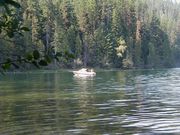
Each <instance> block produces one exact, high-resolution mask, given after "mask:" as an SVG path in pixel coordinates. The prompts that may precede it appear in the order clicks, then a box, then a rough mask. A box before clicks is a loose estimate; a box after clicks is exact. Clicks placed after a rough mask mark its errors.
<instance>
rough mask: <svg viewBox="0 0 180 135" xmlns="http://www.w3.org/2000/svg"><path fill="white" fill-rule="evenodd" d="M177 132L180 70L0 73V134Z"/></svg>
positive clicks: (146, 134) (147, 134) (149, 134)
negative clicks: (84, 75) (79, 75)
mask: <svg viewBox="0 0 180 135" xmlns="http://www.w3.org/2000/svg"><path fill="white" fill-rule="evenodd" d="M74 134H75V135H76V134H78V135H121V134H122V135H128V134H134V135H154V134H180V69H164V70H136V71H98V72H97V75H96V76H95V77H93V78H75V77H73V74H72V73H71V72H68V71H39V72H37V71H36V72H32V73H30V72H29V73H15V74H8V75H6V76H0V135H74Z"/></svg>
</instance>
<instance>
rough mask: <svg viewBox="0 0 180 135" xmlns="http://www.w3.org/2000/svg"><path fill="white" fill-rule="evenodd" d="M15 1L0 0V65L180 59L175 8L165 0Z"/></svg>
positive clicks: (144, 63)
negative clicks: (154, 0) (9, 60)
mask: <svg viewBox="0 0 180 135" xmlns="http://www.w3.org/2000/svg"><path fill="white" fill-rule="evenodd" d="M19 2H20V4H21V8H19V7H20V5H19V3H17V2H15V1H13V0H7V1H5V0H4V1H0V11H2V13H0V18H1V19H0V44H1V46H0V51H1V52H2V54H0V55H1V58H0V62H1V63H2V64H1V69H8V68H9V69H11V68H15V67H17V65H18V64H19V63H25V65H26V64H27V63H28V64H33V65H34V66H36V67H38V68H39V67H41V66H46V65H50V67H53V66H56V67H57V66H60V67H77V66H96V67H120V68H133V67H136V68H152V67H153V68H156V67H170V66H173V61H178V60H177V59H178V58H179V57H180V56H179V55H178V51H177V50H180V49H179V48H180V45H179V30H180V27H179V26H180V23H179V22H180V20H179V18H180V8H179V7H180V6H179V5H178V4H175V3H172V2H171V1H170V0H167V1H161V0H157V1H156V4H153V1H151V0H146V1H143V0H140V1H134V0H84V1H83V0H61V1H59V0H54V1H51V0H47V1H43V0H40V1H38V0H26V1H23V0H20V1H19ZM152 5H153V6H152ZM162 7H163V8H162ZM25 26H27V27H25ZM9 40H10V42H9ZM29 52H31V53H29ZM24 54H26V55H24ZM173 54H174V55H173ZM18 56H21V58H19V57H18ZM8 58H10V59H11V62H9V63H10V66H9V63H8V62H7V61H5V62H4V60H6V59H8ZM73 59H75V60H73ZM173 59H175V60H173ZM14 61H16V62H19V63H18V64H16V62H14ZM13 63H14V64H16V65H13Z"/></svg>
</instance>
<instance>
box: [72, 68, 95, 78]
mask: <svg viewBox="0 0 180 135" xmlns="http://www.w3.org/2000/svg"><path fill="white" fill-rule="evenodd" d="M73 73H74V75H75V76H78V77H88V76H95V75H96V73H95V72H94V71H93V69H90V70H89V69H87V68H82V69H80V70H78V71H73Z"/></svg>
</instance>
